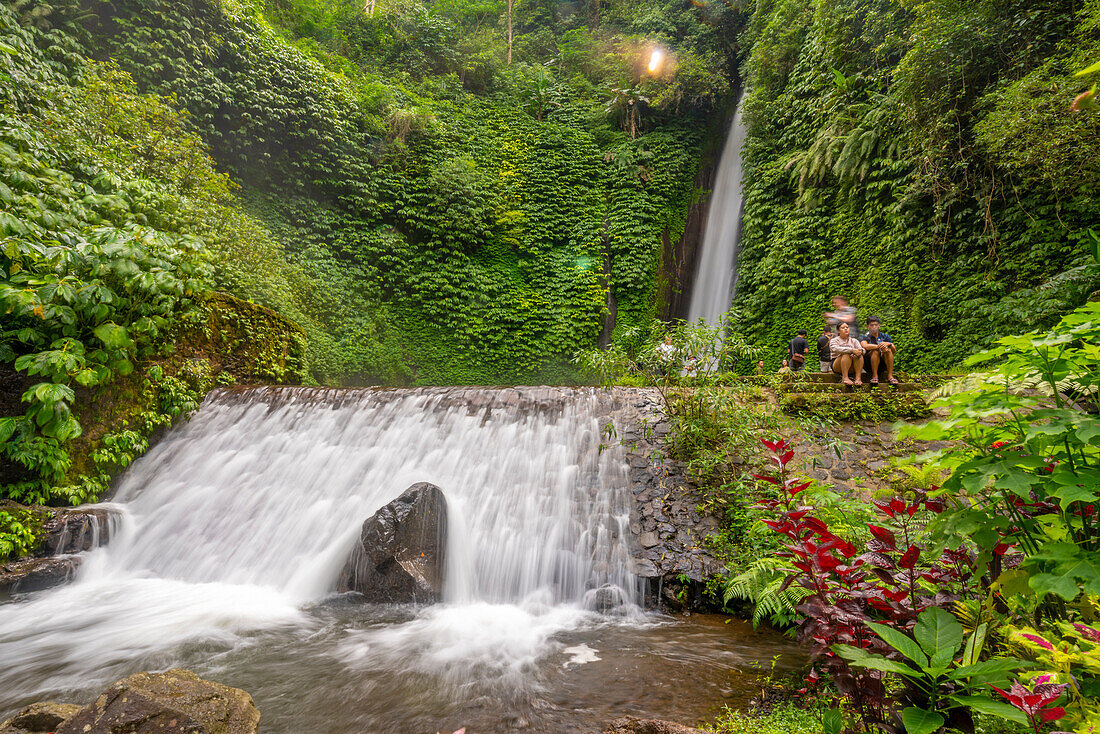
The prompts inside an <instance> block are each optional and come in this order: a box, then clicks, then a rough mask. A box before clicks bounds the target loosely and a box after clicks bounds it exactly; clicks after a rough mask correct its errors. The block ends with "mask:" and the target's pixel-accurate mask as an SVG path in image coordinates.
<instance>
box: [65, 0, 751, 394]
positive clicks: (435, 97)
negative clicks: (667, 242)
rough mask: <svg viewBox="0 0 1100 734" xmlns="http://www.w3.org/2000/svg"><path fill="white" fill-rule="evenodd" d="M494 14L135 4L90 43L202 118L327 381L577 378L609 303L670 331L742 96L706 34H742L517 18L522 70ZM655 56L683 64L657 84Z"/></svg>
mask: <svg viewBox="0 0 1100 734" xmlns="http://www.w3.org/2000/svg"><path fill="white" fill-rule="evenodd" d="M93 10H96V11H97V13H98V8H93ZM502 11H503V5H500V4H494V3H487V4H484V5H477V6H476V7H474V5H466V4H459V5H451V4H447V3H439V4H436V5H421V4H418V3H413V2H403V3H395V4H392V5H391V4H382V5H380V6H379V7H375V5H374V4H369V5H368V6H367V7H364V6H363V5H362V4H360V3H354V4H353V3H319V2H307V1H305V0H302V1H299V2H270V3H268V4H267V5H266V6H264V7H263V8H258V7H255V6H253V5H250V4H248V3H243V4H237V3H231V2H226V3H218V2H212V0H191V1H190V2H187V3H184V4H182V5H181V4H180V3H168V2H163V1H161V2H158V1H154V0H126V1H125V2H120V3H116V4H114V5H113V6H112V11H111V13H110V14H109V15H107V14H96V15H93V16H91V18H90V19H89V20H88V21H87V23H86V24H87V25H88V27H89V28H90V32H91V37H92V41H91V43H90V48H92V49H93V50H95V51H96V52H98V53H104V54H108V55H110V56H111V57H112V58H113V59H115V60H116V61H117V62H118V63H119V64H120V65H121V66H122V67H123V68H125V69H127V70H128V71H130V72H131V73H132V74H133V75H134V78H135V80H136V81H137V83H138V87H139V88H140V89H142V90H148V91H156V92H158V93H160V94H163V95H171V96H172V98H173V99H174V100H176V103H177V104H178V105H179V106H180V107H181V108H182V109H184V110H186V111H187V112H188V113H189V114H188V116H187V117H186V120H187V124H188V125H189V126H190V128H191V129H192V130H194V131H196V132H197V133H198V134H200V135H201V136H202V138H203V139H204V140H205V141H206V142H207V143H208V144H209V145H210V149H211V152H212V154H213V156H214V157H215V159H216V160H218V161H219V163H221V164H222V165H224V166H226V167H227V168H228V170H230V171H231V173H232V174H233V176H234V178H235V179H236V180H238V181H239V182H241V183H242V184H243V186H244V190H245V196H246V198H247V200H248V201H249V202H250V205H251V207H252V210H253V211H254V212H256V213H257V214H258V215H259V216H261V217H262V218H263V219H264V221H266V222H267V223H268V225H269V226H270V228H271V230H272V232H273V233H274V234H275V236H276V238H277V239H278V240H279V241H280V242H281V243H282V244H283V247H284V249H285V250H286V252H287V253H288V255H289V257H290V259H291V260H292V261H293V262H294V263H295V264H297V265H298V266H299V267H300V268H301V270H303V271H306V272H308V273H310V275H312V276H314V278H315V279H316V285H315V286H313V287H311V288H310V289H309V291H308V293H307V295H306V303H304V304H303V307H302V308H301V309H300V311H301V312H304V313H305V314H306V315H308V317H309V318H311V319H312V320H314V321H315V322H316V323H317V324H318V325H319V326H320V329H321V330H322V331H324V332H325V334H326V335H328V336H329V338H328V339H327V341H326V342H325V344H324V349H323V350H319V349H315V350H314V355H315V356H314V357H313V358H312V359H311V369H312V371H313V374H314V376H315V377H316V378H317V379H319V380H323V381H347V382H378V381H382V382H388V383H402V382H409V381H415V382H420V383H440V382H442V383H469V382H515V381H532V380H539V381H563V380H571V379H575V373H574V370H573V368H572V367H571V366H570V365H569V364H568V356H569V355H571V354H572V353H573V352H574V351H576V350H577V349H578V348H582V347H585V346H589V345H591V344H593V343H594V342H595V340H596V337H597V335H598V334H599V332H600V329H601V327H602V322H603V312H604V309H605V303H606V301H607V290H608V289H610V291H611V293H612V297H613V299H614V300H615V301H616V302H617V310H618V316H619V323H620V324H621V325H623V326H626V327H630V326H633V325H636V324H639V323H642V322H644V321H647V320H648V319H650V318H651V317H652V316H653V315H654V314H655V312H656V309H657V306H658V304H657V303H656V296H657V288H656V281H657V271H658V264H659V258H660V252H661V244H662V239H663V238H665V237H671V238H672V239H673V240H674V241H675V240H676V239H678V237H679V233H680V231H682V228H683V220H684V215H685V212H686V209H687V206H688V204H689V203H690V202H691V201H692V200H693V197H694V196H695V191H694V186H693V182H694V177H695V172H696V169H697V166H698V163H699V159H700V154H701V151H702V149H703V147H704V145H706V144H707V143H708V141H707V139H706V138H705V136H704V134H703V133H704V132H705V130H706V128H707V121H708V120H709V117H708V115H710V114H711V113H712V112H713V111H714V110H715V109H716V105H719V104H720V103H721V102H723V101H724V100H725V99H727V98H728V92H729V83H728V80H727V78H726V77H724V76H722V75H714V74H711V73H705V72H704V70H705V69H714V68H720V67H722V66H727V67H728V60H729V58H728V53H727V52H728V47H727V46H726V45H725V44H724V43H723V42H722V41H721V39H720V37H719V36H718V35H717V33H716V31H715V26H714V25H708V24H704V23H703V22H702V21H704V20H706V21H708V22H709V23H711V24H714V23H717V24H719V26H720V25H721V24H725V25H726V26H731V25H732V27H736V23H737V18H738V17H739V16H738V14H737V13H734V12H729V11H722V12H720V13H718V14H717V15H715V12H714V11H713V10H711V9H699V10H691V9H688V10H686V11H685V10H684V9H682V8H679V7H678V6H675V5H668V6H663V5H660V4H656V5H654V7H652V8H650V9H649V13H650V15H649V22H657V23H658V24H659V25H661V26H662V30H661V31H660V32H655V31H650V30H649V29H646V28H641V27H639V28H634V25H635V23H636V19H637V18H639V17H640V16H641V15H642V13H641V12H640V11H639V10H638V9H636V8H633V7H631V6H629V5H625V4H624V5H622V6H621V7H620V6H616V7H614V8H612V9H610V11H609V12H607V13H605V14H604V15H603V16H602V17H603V21H602V22H608V21H609V20H610V19H611V18H615V19H616V20H615V26H614V27H613V28H612V27H609V28H608V29H607V30H606V31H604V30H603V29H602V28H597V27H596V26H593V25H592V19H588V18H583V17H571V18H569V19H563V18H558V17H556V16H555V15H554V14H553V13H551V16H550V17H549V18H546V17H543V16H542V15H540V13H545V10H544V9H540V8H539V7H533V6H520V7H519V8H518V9H517V12H516V17H515V18H514V23H515V28H514V30H515V42H514V49H513V51H514V55H513V63H511V65H509V64H508V63H506V58H505V56H506V54H505V48H504V46H503V45H502V43H503V39H504V36H503V34H500V33H497V32H495V31H490V30H489V21H488V19H490V18H491V19H492V22H493V23H495V22H496V19H497V18H500V17H501V12H502ZM596 12H597V14H599V12H600V9H599V8H597V9H596ZM265 13H266V16H265ZM267 18H270V19H271V20H273V21H274V23H275V26H272V25H269V22H268V20H267ZM639 32H647V33H649V36H648V37H647V38H645V39H642V38H639V37H636V36H633V35H631V34H633V33H639ZM206 39H217V42H216V43H214V44H210V43H208V42H207V40H206ZM288 41H293V42H294V44H295V45H291V44H290V43H288ZM655 43H661V44H665V45H666V46H667V47H668V48H667V49H666V51H667V56H668V57H669V58H670V59H671V60H672V61H670V64H669V65H668V66H667V67H666V68H663V69H661V70H660V71H659V73H653V74H650V73H649V72H648V71H647V70H646V68H645V62H646V61H647V60H648V57H649V52H650V49H651V48H652V47H653V46H654V44H655ZM624 88H637V89H639V90H641V91H639V92H638V94H641V95H643V96H645V97H647V98H648V99H650V103H649V104H646V105H644V107H645V109H644V110H641V108H640V107H637V108H636V107H631V109H632V110H634V112H635V113H636V114H634V113H632V114H631V115H630V116H629V118H630V119H629V120H626V119H624V118H623V117H622V116H621V115H619V114H618V113H617V112H615V111H614V110H610V111H609V110H608V109H606V105H605V100H607V99H613V98H614V97H615V93H614V92H612V91H611V90H616V89H624ZM623 128H625V129H623ZM228 267H229V266H228V265H227V266H226V269H228ZM217 274H219V275H223V274H222V273H217ZM231 275H232V276H233V279H232V285H233V286H234V289H235V290H236V291H237V292H242V291H247V292H248V295H249V296H250V297H253V298H255V299H256V300H262V302H265V303H268V304H269V305H272V306H273V307H276V308H281V306H282V304H280V303H273V302H271V301H270V300H269V299H266V298H264V296H263V293H262V290H263V289H260V288H255V287H249V285H250V283H249V280H250V277H249V274H248V273H244V272H240V271H239V270H238V271H236V272H233V273H231ZM223 277H224V276H223ZM288 315H290V316H291V317H292V318H295V319H297V318H298V316H297V314H295V313H289V314H288ZM306 331H307V333H309V334H310V341H311V343H312V342H314V341H316V340H315V339H314V338H313V337H314V335H313V333H312V332H311V330H310V329H309V328H306Z"/></svg>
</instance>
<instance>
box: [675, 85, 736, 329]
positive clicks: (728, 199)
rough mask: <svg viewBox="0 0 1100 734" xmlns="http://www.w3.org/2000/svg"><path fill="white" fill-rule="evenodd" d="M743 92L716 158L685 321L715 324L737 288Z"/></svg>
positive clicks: (727, 308)
mask: <svg viewBox="0 0 1100 734" xmlns="http://www.w3.org/2000/svg"><path fill="white" fill-rule="evenodd" d="M744 103H745V94H744V93H742V94H741V99H740V101H739V102H738V103H737V109H736V111H735V112H734V113H733V121H732V122H731V123H730V131H729V134H728V135H727V136H726V145H725V147H724V148H723V149H722V157H721V158H720V159H719V161H718V172H717V175H716V176H715V180H714V190H713V191H712V192H711V195H710V209H709V211H708V212H707V223H706V226H705V227H704V229H703V248H702V251H701V252H700V255H699V266H698V269H697V270H696V273H695V281H694V285H693V286H692V291H691V306H690V307H689V308H688V321H689V322H695V321H698V320H699V319H704V320H705V321H706V322H707V323H708V324H711V325H716V324H717V323H718V319H719V317H721V316H722V314H724V313H726V311H729V308H730V301H732V300H733V296H734V295H735V294H736V291H737V249H738V242H739V240H740V238H741V147H742V146H743V145H744V144H745V136H746V134H747V131H746V128H745V124H744V121H743V115H742V112H743V108H744Z"/></svg>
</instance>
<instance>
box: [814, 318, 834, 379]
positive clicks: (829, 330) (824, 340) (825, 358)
mask: <svg viewBox="0 0 1100 734" xmlns="http://www.w3.org/2000/svg"><path fill="white" fill-rule="evenodd" d="M832 340H833V327H831V326H829V325H828V324H825V326H824V327H822V329H821V336H819V337H818V338H817V359H818V361H819V362H820V365H818V366H819V367H820V368H821V371H822V372H832V371H833V353H832V352H831V351H830V350H829V342H831V341H832Z"/></svg>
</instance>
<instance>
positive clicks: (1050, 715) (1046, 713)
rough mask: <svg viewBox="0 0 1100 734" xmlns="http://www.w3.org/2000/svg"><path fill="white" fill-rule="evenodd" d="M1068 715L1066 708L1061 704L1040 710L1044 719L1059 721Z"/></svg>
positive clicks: (1040, 715) (1040, 714)
mask: <svg viewBox="0 0 1100 734" xmlns="http://www.w3.org/2000/svg"><path fill="white" fill-rule="evenodd" d="M1065 715H1066V710H1065V709H1064V708H1062V707H1061V706H1058V707H1057V708H1052V709H1044V710H1042V711H1040V712H1039V718H1041V719H1042V720H1043V721H1057V720H1058V719H1060V718H1062V717H1063V716H1065Z"/></svg>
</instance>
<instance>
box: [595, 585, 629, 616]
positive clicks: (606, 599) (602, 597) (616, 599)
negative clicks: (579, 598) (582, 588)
mask: <svg viewBox="0 0 1100 734" xmlns="http://www.w3.org/2000/svg"><path fill="white" fill-rule="evenodd" d="M628 601H629V599H627V597H626V594H625V593H624V592H623V590H622V589H620V588H619V587H618V586H614V585H612V584H604V585H603V586H601V587H600V588H598V589H592V590H591V591H589V592H588V593H587V594H585V596H584V606H585V608H586V609H591V610H593V611H596V612H599V613H600V614H606V613H607V612H611V611H614V610H615V609H618V608H620V607H623V606H625V605H626V604H627V602H628Z"/></svg>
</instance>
